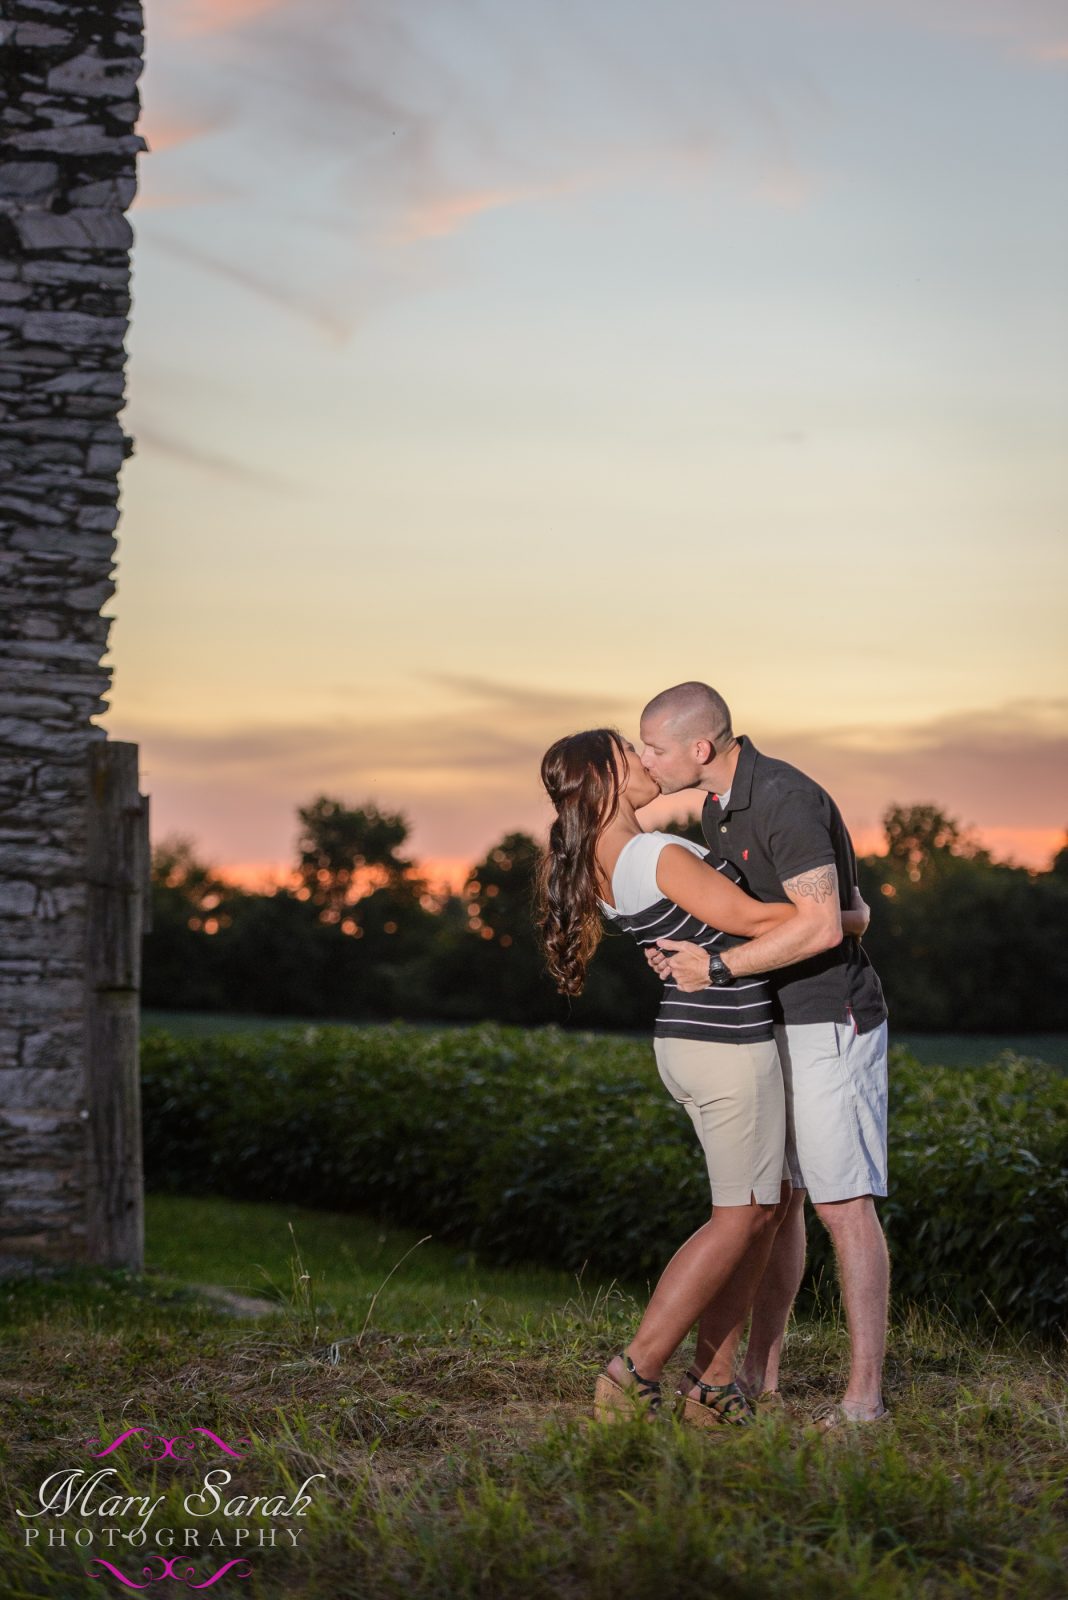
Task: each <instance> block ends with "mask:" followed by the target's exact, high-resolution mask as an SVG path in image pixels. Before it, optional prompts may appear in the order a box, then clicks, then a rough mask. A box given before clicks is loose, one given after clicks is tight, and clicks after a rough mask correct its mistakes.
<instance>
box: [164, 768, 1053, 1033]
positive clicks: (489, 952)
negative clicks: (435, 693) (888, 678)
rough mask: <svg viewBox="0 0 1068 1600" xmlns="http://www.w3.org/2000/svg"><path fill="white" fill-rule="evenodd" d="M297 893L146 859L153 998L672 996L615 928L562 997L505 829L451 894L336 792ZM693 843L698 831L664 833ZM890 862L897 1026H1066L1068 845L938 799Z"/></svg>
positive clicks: (519, 844) (591, 1021)
mask: <svg viewBox="0 0 1068 1600" xmlns="http://www.w3.org/2000/svg"><path fill="white" fill-rule="evenodd" d="M297 816H298V820H299V833H298V838H297V843H296V852H295V863H294V873H293V882H292V883H291V884H290V885H287V886H285V887H279V888H275V889H273V890H270V891H266V892H254V891H251V890H248V889H242V888H239V887H236V886H234V885H232V884H228V883H226V882H224V881H223V880H222V879H221V878H220V877H219V876H218V874H217V873H216V872H215V871H214V870H213V869H212V868H211V866H210V865H208V864H207V863H205V862H204V861H202V860H200V859H199V857H198V855H197V851H196V847H195V844H194V842H193V841H192V840H190V839H189V838H187V837H184V836H181V835H174V836H171V837H170V838H168V839H166V840H163V841H161V842H160V843H159V844H158V845H156V847H155V848H154V850H153V858H152V898H153V909H152V931H151V932H150V933H149V934H147V935H146V937H145V945H144V967H143V989H142V995H143V1002H144V1004H145V1005H146V1006H149V1007H158V1008H160V1009H167V1010H200V1011H226V1012H249V1013H255V1014H258V1015H264V1016H278V1017H307V1018H312V1019H316V1020H320V1021H325V1020H338V1021H340V1020H372V1019H374V1020H383V1019H394V1018H396V1019H402V1018H403V1019H406V1020H411V1021H418V1020H426V1021H438V1022H447V1021H456V1022H460V1021H475V1020H493V1021H499V1022H510V1023H522V1024H538V1023H547V1022H555V1023H558V1024H561V1025H562V1026H565V1027H566V1026H574V1027H581V1028H602V1029H612V1030H615V1031H621V1030H622V1031H628V1030H632V1029H633V1030H645V1029H647V1028H648V1027H649V1026H650V1025H651V1021H652V1017H653V1015H654V1013H655V1011H656V1006H657V1002H658V998H659V994H660V985H659V983H658V981H657V980H656V979H655V978H654V976H653V974H652V973H651V972H650V971H649V969H648V968H647V966H646V964H645V961H644V959H643V957H642V955H641V953H640V951H639V950H638V949H637V947H636V946H635V945H634V944H633V942H632V941H631V940H630V939H629V938H627V937H626V936H625V935H623V934H621V933H620V932H618V930H613V929H611V928H609V929H607V930H606V934H605V937H604V938H603V939H602V941H601V945H600V947H599V949H598V951H597V954H596V956H595V957H594V960H593V963H592V966H591V968H590V973H589V979H588V982H587V986H586V990H585V992H584V993H583V994H582V995H581V996H580V997H579V998H578V999H577V1000H574V1001H567V1000H564V999H562V998H561V997H560V996H558V995H557V994H555V992H554V991H553V988H552V985H551V983H550V981H549V979H548V977H547V976H546V974H545V971H544V966H543V963H542V957H541V953H540V950H539V947H538V942H537V936H536V932H535V928H534V920H533V883H534V874H535V870H536V865H537V860H538V849H539V847H538V844H537V841H536V840H535V839H533V838H532V837H531V836H530V835H529V834H526V833H518V832H516V833H508V834H506V835H505V836H504V837H503V838H502V839H501V840H500V841H499V842H498V843H497V844H495V845H494V846H493V848H492V849H491V850H489V851H488V852H487V854H486V856H485V857H484V858H483V860H481V861H479V862H477V863H476V864H475V866H474V867H473V868H472V869H471V872H470V875H469V877H468V879H467V881H466V883H465V885H464V887H463V889H462V891H461V892H460V893H458V894H436V893H434V892H433V891H432V889H431V887H430V885H429V884H428V883H427V881H426V880H425V878H424V877H423V876H422V875H421V873H420V871H419V869H418V866H417V864H416V863H415V862H414V861H412V860H411V859H409V858H408V857H407V856H406V855H404V854H403V851H404V849H405V846H406V844H407V841H408V839H409V837H410V832H411V829H410V824H409V822H408V819H407V818H406V817H405V816H404V815H402V814H401V813H392V812H386V811H381V810H379V809H378V808H377V807H376V806H373V805H363V806H347V805H345V804H344V803H343V802H342V801H340V800H338V799H336V798H331V797H328V796H325V795H321V796H319V797H318V798H317V799H315V800H314V801H313V802H312V803H311V804H309V805H307V806H304V807H301V808H300V809H299V810H298V813H297ZM666 827H667V828H668V829H669V830H670V831H674V832H678V833H683V834H685V835H687V836H688V837H690V838H693V839H696V840H698V841H699V842H700V840H701V833H700V825H699V823H698V822H697V821H696V820H695V819H691V818H684V819H681V820H676V821H674V822H672V823H669V824H666ZM883 830H884V835H885V844H886V853H885V854H882V855H871V856H866V857H862V858H861V859H860V861H859V863H858V871H859V879H860V888H861V892H862V893H863V895H864V897H865V899H866V900H867V901H868V903H869V904H870V905H871V907H872V920H871V927H870V928H869V931H868V933H867V935H866V936H865V941H864V942H865V947H866V948H867V950H868V952H869V954H870V956H871V959H872V961H873V962H874V964H875V967H876V969H877V970H878V972H879V974H880V976H881V978H882V980H883V986H884V988H885V990H886V995H887V1001H888V1004H889V1007H890V1012H891V1023H892V1025H893V1026H895V1027H900V1028H909V1029H918V1030H931V1031H939V1030H946V1031H952V1032H977V1033H998V1032H1006V1033H1023V1032H1038V1031H1056V1030H1063V1029H1068V834H1066V836H1065V845H1064V847H1062V849H1060V850H1059V851H1058V852H1057V854H1056V855H1055V856H1054V858H1053V861H1052V862H1051V864H1050V867H1049V869H1048V870H1047V871H1044V872H1032V871H1029V870H1027V869H1026V868H1023V867H1018V866H1014V865H1012V864H1010V863H1008V862H1004V861H996V860H994V859H993V858H992V856H991V855H990V853H989V852H988V851H987V850H985V849H983V848H982V846H981V845H980V844H979V843H978V841H977V840H976V838H975V837H974V835H972V834H971V833H970V832H969V831H968V830H966V829H964V828H962V827H961V825H960V824H959V822H958V821H957V820H956V819H954V818H952V817H949V816H947V815H946V814H945V812H943V811H942V810H940V809H939V808H938V807H937V806H935V805H911V806H903V805H896V804H895V805H892V806H890V807H889V808H888V809H887V811H886V813H885V815H884V817H883Z"/></svg>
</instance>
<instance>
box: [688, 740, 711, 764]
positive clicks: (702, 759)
mask: <svg viewBox="0 0 1068 1600" xmlns="http://www.w3.org/2000/svg"><path fill="white" fill-rule="evenodd" d="M693 753H694V758H695V759H696V761H697V765H698V766H699V767H707V766H708V763H709V762H710V761H714V760H715V758H716V747H715V745H714V744H713V743H712V741H711V739H698V741H697V743H696V744H695V745H694V747H693Z"/></svg>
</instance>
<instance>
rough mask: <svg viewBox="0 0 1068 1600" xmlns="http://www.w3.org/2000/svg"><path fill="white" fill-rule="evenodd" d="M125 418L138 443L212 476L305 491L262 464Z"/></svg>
mask: <svg viewBox="0 0 1068 1600" xmlns="http://www.w3.org/2000/svg"><path fill="white" fill-rule="evenodd" d="M127 421H128V423H129V425H130V427H131V429H132V432H133V436H134V438H135V440H136V443H137V445H138V447H141V446H143V447H145V448H146V449H147V450H149V451H154V452H155V453H156V454H158V455H163V456H168V457H169V458H170V459H171V460H172V461H179V462H181V464H182V465H183V466H187V467H197V468H199V469H200V470H201V471H204V472H210V473H212V474H213V475H214V476H216V477H220V478H227V479H230V480H232V481H233V482H235V483H243V484H246V485H247V486H248V487H249V488H255V489H264V488H267V489H270V490H271V491H272V492H273V493H281V494H292V495H297V494H300V495H303V494H306V493H307V490H306V488H305V487H304V486H303V485H301V484H298V483H294V482H293V480H292V479H291V478H286V477H283V476H282V474H281V473H277V472H271V471H270V470H269V469H267V468H263V467H252V466H247V465H246V464H245V463H244V462H242V461H237V460H235V459H234V458H233V457H231V456H226V455H220V454H219V453H218V452H216V451H213V450H206V449H204V448H203V446H201V445H198V444H194V443H192V442H190V441H188V440H185V439H180V438H177V437H175V436H174V435H173V434H170V433H167V432H165V431H162V430H160V429H157V428H155V427H153V425H152V424H151V423H150V422H142V421H141V420H140V419H139V418H138V419H134V418H133V417H128V418H127Z"/></svg>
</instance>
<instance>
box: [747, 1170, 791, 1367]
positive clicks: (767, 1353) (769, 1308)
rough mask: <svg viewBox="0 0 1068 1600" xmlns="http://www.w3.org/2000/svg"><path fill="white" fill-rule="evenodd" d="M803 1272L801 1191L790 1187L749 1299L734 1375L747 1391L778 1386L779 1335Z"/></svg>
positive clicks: (780, 1344) (780, 1350)
mask: <svg viewBox="0 0 1068 1600" xmlns="http://www.w3.org/2000/svg"><path fill="white" fill-rule="evenodd" d="M784 1188H785V1185H784ZM804 1273H805V1191H804V1189H794V1190H792V1191H790V1197H789V1199H788V1201H787V1203H786V1211H785V1215H784V1217H783V1220H782V1222H781V1223H780V1224H779V1229H778V1232H777V1233H776V1235H775V1243H774V1245H773V1246H772V1250H771V1257H770V1259H769V1261H768V1264H767V1267H766V1268H765V1270H764V1276H763V1277H762V1278H761V1280H760V1287H759V1288H758V1289H757V1292H756V1297H755V1298H754V1300H753V1320H752V1324H751V1326H750V1329H749V1344H748V1346H747V1347H746V1352H745V1360H744V1361H743V1362H742V1370H741V1372H740V1373H739V1375H738V1376H739V1380H740V1382H741V1384H742V1386H743V1388H745V1389H746V1390H748V1392H749V1393H750V1394H766V1393H768V1392H769V1391H774V1390H777V1389H778V1387H779V1363H780V1361H781V1359H782V1343H783V1338H784V1337H785V1334H786V1325H787V1323H788V1322H789V1320H790V1312H791V1310H792V1309H793V1304H794V1301H795V1300H796V1299H797V1291H798V1289H799V1288H800V1287H801V1279H802V1278H803V1276H804Z"/></svg>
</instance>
